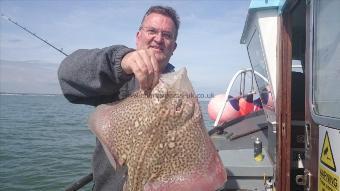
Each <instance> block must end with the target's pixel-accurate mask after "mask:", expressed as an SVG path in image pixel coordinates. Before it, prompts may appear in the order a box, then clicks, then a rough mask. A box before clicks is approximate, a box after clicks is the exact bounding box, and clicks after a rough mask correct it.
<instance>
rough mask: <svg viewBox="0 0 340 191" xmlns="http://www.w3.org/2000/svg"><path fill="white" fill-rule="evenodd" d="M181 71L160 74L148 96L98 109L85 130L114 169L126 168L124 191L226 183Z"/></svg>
mask: <svg viewBox="0 0 340 191" xmlns="http://www.w3.org/2000/svg"><path fill="white" fill-rule="evenodd" d="M190 95H195V94H194V91H193V89H192V86H191V83H190V81H189V79H188V78H187V75H186V70H185V69H182V70H180V71H178V72H174V73H171V74H165V75H163V76H162V77H161V79H160V82H159V83H158V85H157V86H156V87H155V88H154V89H153V90H152V92H151V94H149V95H144V93H143V92H141V91H137V92H135V93H133V94H132V95H131V96H130V97H128V98H126V99H125V100H123V101H121V102H119V103H116V104H106V105H101V106H99V107H98V108H97V109H96V111H95V112H94V113H93V114H92V115H91V117H90V120H89V126H90V129H91V130H92V132H94V133H95V134H96V136H97V137H98V138H99V140H100V141H101V142H102V144H103V146H104V147H105V150H106V153H107V155H108V157H109V159H110V161H111V163H112V165H113V166H114V167H115V165H116V162H117V163H118V165H124V164H125V165H127V167H128V178H127V182H126V183H125V186H124V190H125V191H141V190H145V191H179V190H181V191H192V190H195V191H215V190H217V189H218V188H220V187H222V186H223V184H224V182H225V181H226V179H227V175H226V172H225V170H224V167H223V164H222V162H221V160H220V158H219V156H218V154H217V152H216V149H215V148H214V145H213V143H212V141H211V139H210V138H209V136H208V134H207V131H206V129H205V127H204V122H203V117H202V114H201V111H200V107H199V104H198V100H197V98H195V97H193V96H190Z"/></svg>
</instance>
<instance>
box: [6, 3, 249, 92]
mask: <svg viewBox="0 0 340 191" xmlns="http://www.w3.org/2000/svg"><path fill="white" fill-rule="evenodd" d="M249 4H250V0H196V1H193V0H192V1H191V0H182V1H180V0H175V1H166V0H163V1H137V0H135V1H132V0H131V1H129V0H127V1H118V0H110V1H95V0H84V1H81V0H67V1H66V0H58V1H57V0H10V1H5V0H0V10H1V14H4V15H6V16H7V17H10V18H11V19H12V20H15V21H16V22H18V23H19V24H20V25H22V26H24V27H26V28H27V29H29V30H31V31H32V32H34V33H35V34H36V35H38V36H40V37H41V38H43V39H45V40H47V41H48V42H50V43H51V44H53V45H54V46H56V47H58V48H62V50H63V51H64V52H65V53H67V54H70V53H72V52H73V51H75V50H77V49H93V48H104V47H107V46H111V45H115V44H123V45H126V46H128V47H131V48H135V36H136V32H137V30H138V27H139V25H140V22H141V19H142V17H143V15H144V13H145V11H146V10H147V9H148V8H149V7H150V6H151V5H166V6H171V7H173V8H174V9H176V11H177V13H178V15H179V16H180V20H181V25H180V29H179V36H178V39H177V44H178V46H177V49H176V50H175V52H174V55H173V56H172V58H171V60H170V63H171V64H173V65H175V66H176V68H177V69H179V68H182V67H186V68H187V71H188V75H189V79H190V80H191V82H192V83H193V86H194V88H195V90H196V93H204V94H209V93H213V94H214V95H216V94H221V93H224V92H225V91H226V89H227V86H228V84H229V81H230V80H231V78H232V77H233V75H234V74H235V73H236V72H237V71H238V70H240V69H245V68H249V67H250V64H249V59H248V56H247V51H246V47H245V45H243V44H240V38H241V35H242V31H243V27H244V24H245V20H246V16H247V11H248V7H249ZM64 58H65V56H64V55H63V54H61V53H60V52H58V51H56V50H55V49H53V48H51V47H49V46H48V45H46V44H45V43H43V42H42V41H40V40H38V39H37V38H35V37H33V36H32V35H30V34H29V33H27V32H25V31H24V30H22V29H20V28H19V27H18V26H16V25H14V24H13V23H11V22H9V21H8V20H6V19H5V18H4V17H2V18H1V19H0V92H12V93H13V92H16V93H51V94H54V93H56V94H59V93H61V90H60V87H59V84H58V79H57V70H58V66H59V64H60V62H61V61H62V60H63V59H64Z"/></svg>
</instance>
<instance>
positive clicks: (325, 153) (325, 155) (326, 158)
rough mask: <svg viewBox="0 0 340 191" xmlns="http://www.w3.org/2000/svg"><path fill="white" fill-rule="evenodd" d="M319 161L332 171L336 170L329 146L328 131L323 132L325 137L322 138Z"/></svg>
mask: <svg viewBox="0 0 340 191" xmlns="http://www.w3.org/2000/svg"><path fill="white" fill-rule="evenodd" d="M320 161H321V163H322V164H324V165H325V166H326V167H328V168H330V169H331V170H333V171H334V172H336V166H335V162H334V157H333V151H332V147H331V143H330V141H329V136H328V132H327V131H326V133H325V138H324V139H323V146H322V150H321V156H320Z"/></svg>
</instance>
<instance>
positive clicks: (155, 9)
mask: <svg viewBox="0 0 340 191" xmlns="http://www.w3.org/2000/svg"><path fill="white" fill-rule="evenodd" d="M151 13H158V14H161V15H164V16H167V17H170V18H171V20H172V21H173V22H174V24H175V27H176V33H175V38H177V35H178V29H179V24H180V20H179V16H178V15H177V13H176V10H175V9H173V8H172V7H168V6H160V5H157V6H151V7H150V8H149V9H148V10H147V11H146V13H145V14H144V17H143V20H142V22H141V26H140V27H139V28H142V25H143V23H144V20H145V18H146V17H147V16H148V15H150V14H151Z"/></svg>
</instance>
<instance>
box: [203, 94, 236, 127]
mask: <svg viewBox="0 0 340 191" xmlns="http://www.w3.org/2000/svg"><path fill="white" fill-rule="evenodd" d="M224 96H225V95H223V94H219V95H216V96H215V97H213V98H212V99H211V100H210V101H209V104H208V115H209V117H210V119H212V120H216V118H217V115H218V112H219V111H220V108H221V107H222V106H223V104H224ZM229 98H232V97H231V96H229ZM239 110H240V107H239V102H238V99H237V98H235V99H232V100H230V101H228V102H227V104H226V106H225V107H224V111H223V113H222V116H221V118H220V120H219V124H222V123H224V122H227V121H230V120H233V119H236V118H238V117H240V111H239Z"/></svg>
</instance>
